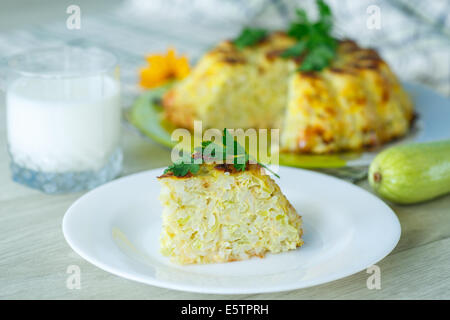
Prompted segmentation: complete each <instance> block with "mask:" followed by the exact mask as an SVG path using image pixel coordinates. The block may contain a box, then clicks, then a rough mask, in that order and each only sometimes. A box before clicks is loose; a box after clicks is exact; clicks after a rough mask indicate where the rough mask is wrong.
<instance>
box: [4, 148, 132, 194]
mask: <svg viewBox="0 0 450 320" xmlns="http://www.w3.org/2000/svg"><path fill="white" fill-rule="evenodd" d="M122 159H123V155H122V150H121V149H117V150H116V151H115V152H114V153H113V154H112V155H111V157H110V158H109V160H108V162H107V163H106V165H105V166H104V167H103V168H102V169H100V170H98V171H82V172H64V173H51V172H40V171H35V170H31V169H28V168H24V167H21V166H19V165H17V164H16V163H14V160H12V161H11V172H12V179H13V180H14V181H15V182H18V183H21V184H23V185H26V186H28V187H31V188H34V189H39V190H41V191H43V192H45V193H52V194H55V193H66V192H77V191H82V190H89V189H93V188H95V187H97V186H99V185H101V184H104V183H106V182H108V181H110V180H112V179H114V178H115V177H117V176H118V175H119V174H120V172H121V171H122Z"/></svg>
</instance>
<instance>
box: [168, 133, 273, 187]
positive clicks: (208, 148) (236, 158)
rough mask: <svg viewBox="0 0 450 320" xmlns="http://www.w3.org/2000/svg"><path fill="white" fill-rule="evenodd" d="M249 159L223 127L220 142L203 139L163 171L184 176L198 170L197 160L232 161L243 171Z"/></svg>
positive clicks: (237, 168) (243, 149) (238, 169)
mask: <svg viewBox="0 0 450 320" xmlns="http://www.w3.org/2000/svg"><path fill="white" fill-rule="evenodd" d="M229 146H232V147H229ZM197 159H201V161H196V160H197ZM252 160H253V159H252ZM249 161H250V155H249V154H248V153H247V151H246V150H245V148H244V147H243V146H241V145H240V144H239V143H238V142H237V141H236V139H235V138H234V137H233V136H232V135H231V134H230V133H229V132H228V130H227V129H226V128H225V129H223V136H222V143H220V144H217V143H215V142H213V141H203V142H202V145H201V146H200V147H197V148H195V150H194V153H193V155H192V156H191V157H189V158H187V159H186V158H184V159H183V158H181V159H179V160H177V161H176V162H175V163H174V164H172V165H171V166H169V167H168V168H167V169H165V170H164V173H168V172H172V173H173V174H174V175H175V176H177V177H184V176H186V175H187V174H188V173H189V172H190V173H192V174H195V173H197V172H198V171H199V170H200V165H199V164H198V162H200V163H202V162H207V163H208V162H209V163H211V162H221V163H230V164H231V163H232V164H233V166H234V168H235V169H236V170H237V171H245V169H246V168H247V165H248V163H249ZM255 163H257V164H259V165H260V166H261V167H263V168H265V169H266V170H268V171H269V172H271V173H272V174H273V175H274V176H276V177H277V178H279V176H278V175H277V174H276V173H275V172H273V171H272V170H271V169H270V168H268V167H267V166H266V165H264V164H262V163H259V162H257V161H255Z"/></svg>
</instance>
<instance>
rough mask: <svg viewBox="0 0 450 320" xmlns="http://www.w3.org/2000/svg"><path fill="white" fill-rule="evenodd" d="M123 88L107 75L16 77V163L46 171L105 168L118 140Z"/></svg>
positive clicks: (11, 104) (10, 125) (11, 109)
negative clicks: (121, 89) (121, 91)
mask: <svg viewBox="0 0 450 320" xmlns="http://www.w3.org/2000/svg"><path fill="white" fill-rule="evenodd" d="M119 91H120V89H119V83H118V82H117V81H116V80H114V79H113V78H111V77H109V76H105V75H96V76H86V77H83V78H55V77H49V78H42V77H35V78H33V77H22V78H19V79H17V80H15V81H14V82H13V83H12V84H11V85H10V86H9V88H8V90H7V95H6V106H7V136H8V144H9V151H10V154H11V157H12V159H13V161H14V162H15V163H16V164H17V165H19V166H21V167H24V168H27V169H32V170H36V171H41V172H54V173H61V172H80V171H87V170H98V169H100V168H102V166H104V165H105V163H106V162H107V160H108V158H109V157H110V156H111V154H112V153H113V152H114V151H115V149H116V148H117V147H118V144H119V136H120V118H121V114H120V110H121V109H120V92H119Z"/></svg>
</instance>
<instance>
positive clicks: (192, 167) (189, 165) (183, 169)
mask: <svg viewBox="0 0 450 320" xmlns="http://www.w3.org/2000/svg"><path fill="white" fill-rule="evenodd" d="M198 170H200V165H198V164H196V163H193V159H192V158H191V159H190V160H187V159H180V160H177V161H175V162H174V163H173V164H172V165H170V166H169V167H168V168H166V169H165V170H164V174H166V173H168V172H172V173H173V175H174V176H177V177H184V176H185V175H187V174H188V173H189V172H190V173H192V174H195V173H197V172H198Z"/></svg>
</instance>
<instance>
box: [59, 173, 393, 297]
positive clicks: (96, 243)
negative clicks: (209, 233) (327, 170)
mask: <svg viewBox="0 0 450 320" xmlns="http://www.w3.org/2000/svg"><path fill="white" fill-rule="evenodd" d="M162 170H163V169H156V170H151V171H146V172H142V173H138V174H134V175H131V176H127V177H124V178H121V179H118V180H116V181H113V182H110V183H108V184H106V185H103V186H101V187H99V188H97V189H95V190H93V191H91V192H89V193H87V194H86V195H84V196H83V197H81V198H80V199H79V200H77V201H76V202H75V203H74V204H73V205H72V206H71V207H70V208H69V210H68V211H67V213H66V215H65V216H64V220H63V232H64V236H65V238H66V240H67V242H68V243H69V245H70V246H71V247H72V248H73V249H74V250H75V251H76V252H77V253H78V254H79V255H80V256H82V257H83V258H84V259H86V260H88V261H89V262H91V263H92V264H94V265H96V266H97V267H99V268H101V269H104V270H106V271H108V272H111V273H113V274H116V275H118V276H121V277H124V278H128V279H131V280H135V281H139V282H143V283H147V284H150V285H154V286H158V287H164V288H170V289H176V290H184V291H193V292H200V293H218V294H241V293H260V292H275V291H284V290H292V289H299V288H305V287H309V286H313V285H318V284H321V283H325V282H328V281H332V280H336V279H339V278H343V277H346V276H349V275H351V274H354V273H356V272H359V271H361V270H364V269H365V268H367V267H369V266H371V265H373V264H375V263H376V262H378V261H379V260H381V259H383V258H384V257H385V256H386V255H387V254H388V253H389V252H391V250H392V249H393V248H394V247H395V246H396V244H397V242H398V240H399V238H400V223H399V221H398V219H397V217H396V215H395V214H394V212H393V211H392V210H391V209H390V208H389V207H388V206H387V205H386V204H385V203H384V202H382V201H381V200H379V199H378V198H377V197H375V196H373V195H372V194H370V193H369V192H367V191H365V190H363V189H361V188H359V187H357V186H354V185H352V184H350V183H347V182H344V181H342V180H339V179H336V178H332V177H330V176H327V175H324V174H320V173H316V172H312V171H307V170H301V169H295V168H287V167H281V168H280V171H279V174H280V176H281V179H279V180H277V182H278V183H279V185H280V187H281V190H282V191H283V192H284V194H285V195H286V196H287V198H288V199H289V200H290V201H291V203H292V204H293V206H294V207H295V208H296V209H297V211H298V212H299V213H300V214H301V215H302V216H303V220H304V241H305V244H304V246H303V247H301V248H299V249H297V250H293V251H289V252H286V253H281V254H273V255H272V254H269V255H267V256H266V257H265V258H263V259H260V258H253V259H251V260H247V261H238V262H231V263H225V264H209V265H188V266H178V265H175V264H172V263H171V262H170V261H169V260H168V258H166V257H164V256H162V255H161V254H160V253H159V243H158V237H159V232H160V228H161V219H160V215H161V210H162V209H161V206H160V204H159V201H158V194H159V190H160V186H159V183H158V181H157V180H156V177H157V176H158V175H160V174H161V172H162Z"/></svg>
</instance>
